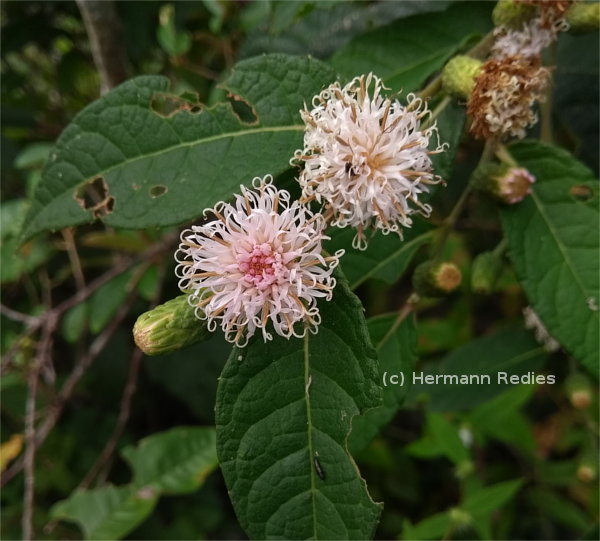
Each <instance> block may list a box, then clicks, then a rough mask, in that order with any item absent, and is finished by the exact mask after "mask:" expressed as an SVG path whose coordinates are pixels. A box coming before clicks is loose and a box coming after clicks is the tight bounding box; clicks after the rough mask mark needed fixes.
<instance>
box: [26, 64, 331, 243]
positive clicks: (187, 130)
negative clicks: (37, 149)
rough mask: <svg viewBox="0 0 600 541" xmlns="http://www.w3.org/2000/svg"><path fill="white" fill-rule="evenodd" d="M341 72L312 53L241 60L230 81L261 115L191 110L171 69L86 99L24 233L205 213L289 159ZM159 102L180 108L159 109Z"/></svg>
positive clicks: (223, 108)
mask: <svg viewBox="0 0 600 541" xmlns="http://www.w3.org/2000/svg"><path fill="white" fill-rule="evenodd" d="M334 79H335V73H334V72H333V70H332V69H331V68H330V67H328V66H326V65H325V64H323V63H321V62H319V61H318V60H315V59H312V58H296V57H289V56H285V55H281V54H274V55H266V56H262V57H259V58H253V59H249V60H246V61H243V62H240V63H239V64H237V65H236V67H235V68H234V70H233V72H232V74H231V76H230V77H229V79H227V81H226V82H225V83H224V86H225V88H226V89H227V90H228V91H230V92H231V93H232V94H234V95H235V97H236V98H237V99H240V100H244V102H246V103H247V105H248V106H249V107H250V108H251V111H252V113H253V114H254V115H256V117H257V118H256V121H255V122H252V123H244V122H243V121H241V120H240V118H239V117H238V116H237V115H236V114H235V113H234V112H233V109H232V107H231V106H230V104H227V103H220V104H217V105H215V106H214V107H211V108H208V109H202V110H200V111H199V112H192V110H194V108H191V109H190V107H191V104H190V102H189V101H187V100H185V99H184V98H180V97H178V96H174V95H170V94H168V87H169V83H168V80H167V79H165V78H164V77H155V76H152V77H138V78H135V79H132V80H131V81H128V82H127V83H124V84H123V85H121V86H119V87H117V88H115V89H114V90H113V91H111V92H109V93H108V94H107V95H106V96H104V97H102V98H101V99H100V100H98V101H96V102H95V103H93V104H91V105H89V106H88V107H86V108H85V109H84V110H83V111H82V112H81V113H79V115H77V117H76V118H75V119H74V120H73V122H72V123H71V124H70V125H69V126H68V127H67V129H66V130H65V131H64V132H63V134H62V135H61V137H60V138H59V140H58V142H57V144H56V150H55V152H53V153H52V154H51V156H50V160H49V162H48V164H47V166H46V168H45V170H44V173H43V177H42V180H41V182H40V184H39V186H38V189H37V191H36V194H35V198H34V202H33V205H32V208H31V210H30V214H29V218H28V220H27V221H26V225H25V227H24V231H23V237H24V238H25V239H27V238H29V237H31V236H33V235H35V234H36V233H39V232H40V231H43V230H45V229H57V228H60V227H65V226H68V225H76V224H80V223H84V222H89V221H91V220H93V219H94V217H99V218H101V219H102V220H103V221H104V222H105V223H106V224H108V225H110V226H114V227H125V228H133V229H139V228H145V227H148V226H163V225H171V224H176V223H181V222H184V221H186V220H190V219H192V218H196V217H198V216H200V215H201V214H202V211H203V210H204V209H205V208H207V207H210V206H212V205H214V204H215V203H216V202H217V201H220V200H225V199H228V198H230V197H231V194H232V193H233V192H235V191H237V190H238V189H239V186H240V184H248V183H249V182H250V181H251V180H252V178H253V177H255V176H264V175H265V174H267V173H271V174H273V175H278V174H280V173H282V172H283V171H285V170H286V169H288V168H289V159H290V156H291V155H292V154H293V151H294V149H296V148H300V147H301V146H302V137H303V130H304V124H303V123H302V122H301V120H300V115H299V110H300V109H301V108H302V106H303V104H304V102H305V101H310V99H311V98H312V96H313V95H315V94H317V93H318V92H319V91H320V89H321V87H322V86H323V85H325V84H328V83H330V82H331V81H333V80H334ZM159 101H160V102H162V103H166V104H169V105H170V107H171V114H166V113H164V112H159V111H156V110H155V109H156V108H157V107H158V102H159ZM90 192H92V193H90ZM93 192H96V193H95V194H94V193H93ZM94 195H95V197H96V199H93V197H92V196H94ZM100 200H103V201H104V203H103V204H100ZM83 207H85V208H83Z"/></svg>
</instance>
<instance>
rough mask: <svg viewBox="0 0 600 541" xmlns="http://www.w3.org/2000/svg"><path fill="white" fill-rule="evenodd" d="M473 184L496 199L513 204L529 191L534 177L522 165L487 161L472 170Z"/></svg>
mask: <svg viewBox="0 0 600 541" xmlns="http://www.w3.org/2000/svg"><path fill="white" fill-rule="evenodd" d="M471 181H472V182H473V186H474V187H475V188H477V189H478V190H481V191H483V192H487V193H488V194H490V195H491V196H492V197H494V198H495V199H496V200H497V201H500V202H501V203H506V204H508V205H514V204H515V203H518V202H519V201H521V200H522V199H523V198H524V197H525V196H526V195H528V194H530V193H531V185H532V184H533V183H534V182H535V177H534V176H533V175H532V174H531V173H530V172H529V171H528V170H527V169H525V168H524V167H513V166H511V165H508V164H506V163H495V162H487V163H485V164H483V165H480V166H479V167H478V168H477V169H475V171H474V172H473V176H472V178H471Z"/></svg>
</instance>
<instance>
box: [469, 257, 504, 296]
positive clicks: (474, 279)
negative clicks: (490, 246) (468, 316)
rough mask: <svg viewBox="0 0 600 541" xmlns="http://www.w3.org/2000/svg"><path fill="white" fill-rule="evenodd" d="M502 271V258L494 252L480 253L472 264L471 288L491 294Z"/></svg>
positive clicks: (477, 291) (476, 291)
mask: <svg viewBox="0 0 600 541" xmlns="http://www.w3.org/2000/svg"><path fill="white" fill-rule="evenodd" d="M501 273H502V258H501V257H500V256H498V255H496V254H495V253H494V252H483V253H481V254H479V255H478V256H477V257H476V258H475V259H474V260H473V265H472V266H471V289H472V290H473V291H475V293H482V294H484V295H488V294H490V293H491V292H492V291H493V290H494V286H495V285H496V282H497V281H498V278H500V274H501Z"/></svg>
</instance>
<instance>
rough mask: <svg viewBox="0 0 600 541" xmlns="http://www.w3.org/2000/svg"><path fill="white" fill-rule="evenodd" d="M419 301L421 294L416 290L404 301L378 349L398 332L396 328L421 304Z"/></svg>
mask: <svg viewBox="0 0 600 541" xmlns="http://www.w3.org/2000/svg"><path fill="white" fill-rule="evenodd" d="M419 301H420V298H419V295H417V294H416V293H414V292H413V293H411V294H410V295H409V296H408V298H407V299H406V302H404V304H403V305H402V306H401V307H400V309H399V310H398V315H397V316H396V319H395V320H394V323H392V326H391V327H390V328H389V329H388V332H386V333H385V335H384V336H383V338H382V339H381V340H380V341H379V345H378V346H377V350H379V349H380V348H381V346H382V345H383V344H385V343H386V342H387V341H388V339H389V338H390V336H392V334H394V332H396V329H397V328H398V327H399V326H400V324H401V323H402V322H403V321H404V320H405V319H406V317H407V316H408V315H409V314H410V313H411V312H413V311H414V309H415V308H416V307H417V305H418V304H419Z"/></svg>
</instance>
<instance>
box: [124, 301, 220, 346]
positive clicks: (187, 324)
mask: <svg viewBox="0 0 600 541" xmlns="http://www.w3.org/2000/svg"><path fill="white" fill-rule="evenodd" d="M187 297H188V296H187V295H180V296H179V297H175V298H174V299H171V300H170V301H168V302H165V303H164V304H161V305H159V306H157V307H156V308H154V309H153V310H150V311H149V312H145V313H144V314H142V315H141V316H140V317H138V319H137V321H136V322H135V325H134V326H133V338H134V340H135V343H136V345H137V346H138V347H139V348H140V349H141V350H142V351H143V352H144V353H145V354H146V355H161V354H163V353H168V352H170V351H175V350H177V349H181V348H183V347H185V346H189V345H190V344H193V343H195V342H200V341H202V340H206V339H207V338H208V336H209V335H210V332H209V331H208V329H207V323H206V321H202V320H199V319H198V318H197V317H196V315H195V314H194V309H193V308H192V307H191V306H190V305H189V304H188V302H187Z"/></svg>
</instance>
